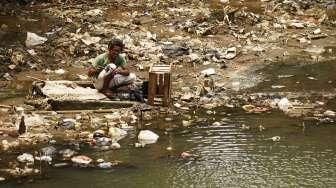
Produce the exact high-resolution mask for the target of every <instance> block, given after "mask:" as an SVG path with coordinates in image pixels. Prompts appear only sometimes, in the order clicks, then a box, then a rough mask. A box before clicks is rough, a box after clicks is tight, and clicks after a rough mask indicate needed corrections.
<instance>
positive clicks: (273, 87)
mask: <svg viewBox="0 0 336 188" xmlns="http://www.w3.org/2000/svg"><path fill="white" fill-rule="evenodd" d="M271 87H272V89H281V88H284V87H286V86H283V85H274V86H271Z"/></svg>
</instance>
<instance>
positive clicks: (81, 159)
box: [71, 155, 92, 166]
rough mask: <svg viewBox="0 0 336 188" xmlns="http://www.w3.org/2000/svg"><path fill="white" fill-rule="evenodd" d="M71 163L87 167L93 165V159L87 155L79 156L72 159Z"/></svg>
mask: <svg viewBox="0 0 336 188" xmlns="http://www.w3.org/2000/svg"><path fill="white" fill-rule="evenodd" d="M71 161H72V162H73V163H75V164H77V165H80V166H87V165H88V164H90V163H91V161H92V159H91V158H90V157H87V156H85V155H78V156H75V157H72V158H71Z"/></svg>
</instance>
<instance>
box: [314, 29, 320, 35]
mask: <svg viewBox="0 0 336 188" xmlns="http://www.w3.org/2000/svg"><path fill="white" fill-rule="evenodd" d="M313 33H314V35H318V34H320V33H321V29H320V28H317V29H315V30H314V31H313Z"/></svg>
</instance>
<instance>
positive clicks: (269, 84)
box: [254, 61, 336, 92]
mask: <svg viewBox="0 0 336 188" xmlns="http://www.w3.org/2000/svg"><path fill="white" fill-rule="evenodd" d="M335 70H336V64H335V62H334V61H327V62H323V63H315V64H304V62H295V61H294V62H278V63H273V64H270V65H269V66H267V67H265V68H264V69H262V70H260V72H261V73H262V74H263V75H264V76H265V79H264V82H262V83H260V84H259V85H258V86H257V87H255V88H254V89H255V90H256V91H263V92H264V91H291V92H296V91H329V92H330V91H334V90H335V88H336V77H335V75H334V72H335Z"/></svg>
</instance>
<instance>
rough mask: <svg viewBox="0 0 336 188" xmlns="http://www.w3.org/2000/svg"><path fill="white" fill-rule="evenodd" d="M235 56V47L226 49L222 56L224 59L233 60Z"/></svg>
mask: <svg viewBox="0 0 336 188" xmlns="http://www.w3.org/2000/svg"><path fill="white" fill-rule="evenodd" d="M236 56H237V48H236V47H231V48H228V49H227V50H226V51H225V55H224V58H225V59H233V58H235V57H236Z"/></svg>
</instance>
